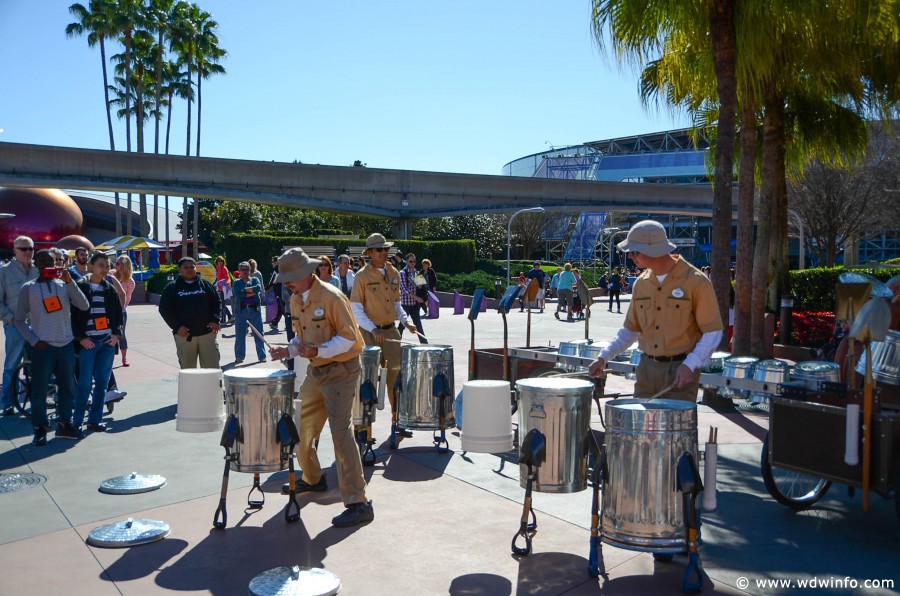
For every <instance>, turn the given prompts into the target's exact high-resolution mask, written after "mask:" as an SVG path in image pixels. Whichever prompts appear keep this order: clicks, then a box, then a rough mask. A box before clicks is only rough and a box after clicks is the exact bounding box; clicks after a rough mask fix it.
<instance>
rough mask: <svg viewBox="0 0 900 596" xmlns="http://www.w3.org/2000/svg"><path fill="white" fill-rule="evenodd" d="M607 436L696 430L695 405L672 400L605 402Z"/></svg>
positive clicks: (636, 399) (615, 400)
mask: <svg viewBox="0 0 900 596" xmlns="http://www.w3.org/2000/svg"><path fill="white" fill-rule="evenodd" d="M606 428H607V432H610V431H613V430H624V431H638V432H641V433H650V432H676V431H685V430H688V431H691V430H692V431H696V430H697V404H694V403H690V402H686V401H679V400H675V399H643V398H632V399H614V400H612V401H608V402H606Z"/></svg>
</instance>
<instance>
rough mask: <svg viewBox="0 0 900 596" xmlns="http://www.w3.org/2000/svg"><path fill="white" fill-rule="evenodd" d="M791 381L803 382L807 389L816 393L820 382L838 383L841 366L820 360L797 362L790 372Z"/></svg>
mask: <svg viewBox="0 0 900 596" xmlns="http://www.w3.org/2000/svg"><path fill="white" fill-rule="evenodd" d="M791 380H792V381H803V383H804V384H805V385H806V388H807V389H809V390H810V391H817V390H818V388H819V383H820V382H821V381H832V382H835V383H837V382H840V380H841V365H840V364H837V363H835V362H822V361H820V360H808V361H806V362H798V363H797V364H796V365H795V366H794V370H793V371H792V372H791Z"/></svg>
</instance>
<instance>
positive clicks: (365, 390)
mask: <svg viewBox="0 0 900 596" xmlns="http://www.w3.org/2000/svg"><path fill="white" fill-rule="evenodd" d="M359 399H360V401H362V406H363V415H362V426H361V428H362V429H363V430H361V431H359V433H358V434H357V439H356V440H357V442H358V443H359V449H360V451H361V454H360V455H361V456H362V464H363V465H364V466H374V465H375V461H376V459H375V451H373V450H372V445H373V444H374V442H375V441H374V440H373V439H372V420H373V419H374V418H375V406H376V405H378V390H377V389H376V388H375V385H374V384H372V381H370V380H369V379H366V380H365V381H364V382H363V384H362V385H360V387H359Z"/></svg>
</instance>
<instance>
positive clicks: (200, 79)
mask: <svg viewBox="0 0 900 596" xmlns="http://www.w3.org/2000/svg"><path fill="white" fill-rule="evenodd" d="M202 85H203V68H202V64H197V157H200V118H202V117H203V110H202V107H203V87H202ZM199 232H200V201H199V200H198V199H196V198H195V199H194V258H195V259H196V258H197V257H198V255H199V254H200V252H199V251H200V233H199Z"/></svg>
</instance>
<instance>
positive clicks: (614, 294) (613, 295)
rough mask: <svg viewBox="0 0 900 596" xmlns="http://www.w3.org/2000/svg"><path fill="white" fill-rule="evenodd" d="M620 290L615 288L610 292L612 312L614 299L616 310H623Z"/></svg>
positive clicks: (610, 308)
mask: <svg viewBox="0 0 900 596" xmlns="http://www.w3.org/2000/svg"><path fill="white" fill-rule="evenodd" d="M619 293H620V292H619V290H617V289H615V288H613V289H611V290H610V291H609V310H612V305H613V298H615V299H616V310H622V303H621V302H620V301H619Z"/></svg>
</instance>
